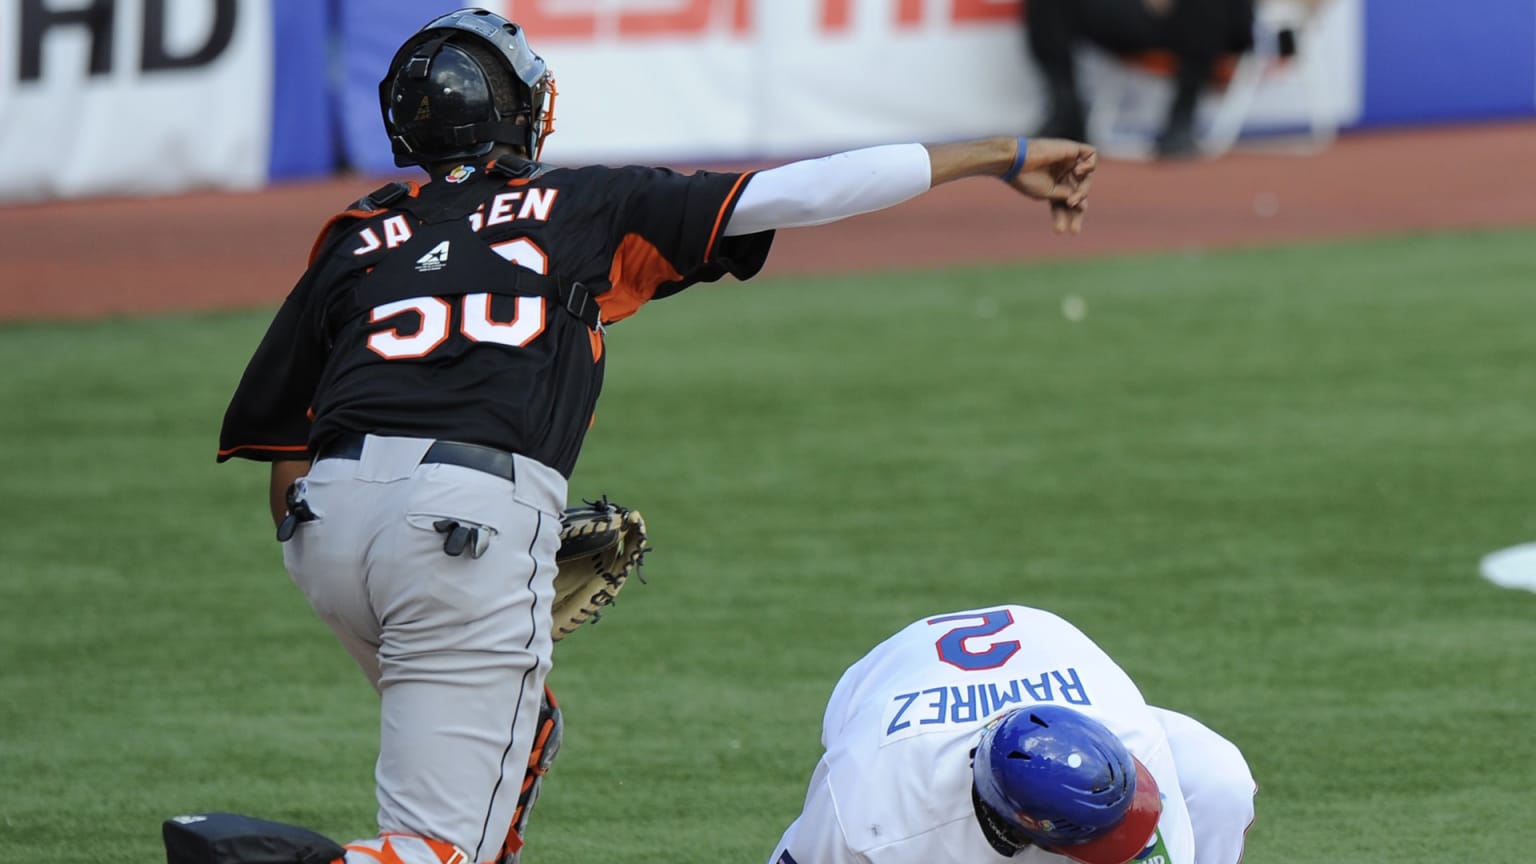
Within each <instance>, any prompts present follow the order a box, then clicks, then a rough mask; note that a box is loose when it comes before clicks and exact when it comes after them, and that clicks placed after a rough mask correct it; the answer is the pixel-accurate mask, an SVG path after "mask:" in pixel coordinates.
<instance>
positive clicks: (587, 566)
mask: <svg viewBox="0 0 1536 864" xmlns="http://www.w3.org/2000/svg"><path fill="white" fill-rule="evenodd" d="M561 521H562V523H563V524H562V526H561V529H560V551H559V552H558V553H556V555H555V563H556V564H558V565H559V566H560V572H559V573H558V574H556V576H555V602H554V607H553V610H552V611H553V616H554V622H555V634H554V636H555V641H556V642H559V641H560V640H561V639H564V638H565V637H566V636H569V635H570V634H571V632H572V631H574V630H575V629H576V628H577V627H580V626H581V625H583V624H585V623H587V622H588V621H593V620H596V619H597V618H598V617H599V615H600V612H601V610H602V607H604V606H607V605H609V604H611V603H613V601H614V598H615V597H617V596H618V594H619V590H620V589H622V588H623V587H624V583H625V582H627V581H628V580H629V577H630V576H637V577H639V579H640V581H641V582H644V581H645V577H644V576H642V575H640V565H641V564H642V563H643V562H644V560H645V553H647V552H649V551H651V550H650V547H649V546H647V545H646V539H647V535H646V532H645V519H644V518H642V517H641V516H640V512H639V511H638V510H631V509H630V508H628V507H622V506H620V505H618V504H614V503H613V502H611V501H609V500H608V498H607V496H604V497H602V498H599V499H598V500H596V501H584V502H583V503H582V506H580V507H570V508H567V509H566V511H565V515H564V517H563V518H562V520H561Z"/></svg>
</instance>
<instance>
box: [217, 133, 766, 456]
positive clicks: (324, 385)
mask: <svg viewBox="0 0 1536 864" xmlns="http://www.w3.org/2000/svg"><path fill="white" fill-rule="evenodd" d="M749 177H750V175H749V174H735V173H719V172H698V173H695V174H691V175H684V174H679V173H675V172H673V171H669V170H666V169H660V168H639V167H628V168H608V167H600V166H595V167H586V168H573V169H563V168H554V169H545V168H542V167H539V166H534V165H532V164H531V163H523V164H522V165H521V166H520V167H519V169H518V170H515V171H509V170H507V169H505V168H502V167H497V166H495V165H494V163H492V164H491V165H489V166H487V165H465V166H461V167H460V168H459V169H458V170H456V171H454V172H453V173H451V174H449V175H448V177H447V178H445V179H442V180H438V181H435V182H433V183H430V184H427V185H426V186H423V187H419V188H418V187H416V186H415V185H406V184H400V185H399V186H398V187H397V189H396V190H395V191H394V193H393V194H391V195H387V196H384V201H385V202H387V204H386V206H384V207H383V208H382V209H376V210H372V209H354V210H349V211H347V213H345V214H343V216H341V217H338V218H337V219H336V220H332V224H330V225H328V226H327V230H326V231H325V232H322V236H321V240H320V241H319V242H317V245H316V248H315V249H314V250H313V252H312V254H311V260H310V266H309V269H308V270H306V271H305V273H304V275H303V277H302V278H301V279H300V280H299V282H298V284H297V285H296V286H295V287H294V289H293V291H292V292H291V293H290V294H289V295H288V298H287V300H286V301H285V302H284V303H283V305H282V308H281V309H279V310H278V313H277V315H276V317H275V318H274V319H273V321H272V324H271V326H270V327H269V328H268V330H267V333H266V336H265V337H264V338H263V340H262V342H261V344H260V346H258V348H257V349H256V353H255V356H253V357H252V359H251V361H250V364H249V365H248V366H247V367H246V370H245V374H244V376H243V377H242V378H241V381H240V386H239V388H238V389H237V390H236V392H235V395H234V398H233V399H232V400H231V402H230V405H229V408H228V410H227V411H226V412H225V415H224V425H223V429H222V431H221V433H220V440H219V453H218V459H219V461H221V462H222V461H224V460H226V459H229V458H231V457H235V456H238V457H244V458H249V459H257V460H276V459H288V458H293V459H303V458H306V456H312V455H313V453H314V451H315V449H316V448H318V447H320V446H321V445H323V444H324V443H325V442H326V441H327V440H329V439H330V438H332V437H334V436H336V435H339V434H342V433H374V434H379V435H404V436H413V437H422V438H437V439H443V440H453V441H465V442H469V443H473V444H481V445H485V446H489V447H495V448H498V449H501V450H507V451H511V452H515V453H521V454H523V455H526V456H529V457H531V458H533V459H536V460H538V461H539V462H542V463H544V464H545V465H548V466H550V467H552V468H554V469H556V470H558V471H560V472H561V473H562V474H564V475H566V476H569V475H570V473H571V470H572V468H573V467H574V466H575V463H576V457H577V454H578V453H579V451H580V449H581V443H582V440H583V438H584V437H585V434H586V430H587V427H588V426H589V425H590V423H591V419H592V413H593V408H594V405H595V403H596V401H597V396H598V391H599V390H600V388H601V386H602V371H603V363H604V360H605V357H604V350H603V339H602V326H589V325H596V324H597V323H598V318H599V317H600V320H601V323H602V324H611V323H613V322H615V321H619V320H621V319H623V318H626V317H628V316H629V315H631V314H633V313H634V312H635V311H636V310H637V309H638V308H639V307H640V306H641V305H643V304H645V303H646V302H648V301H650V300H652V299H656V298H659V297H664V296H667V295H669V294H673V293H676V292H677V291H680V290H682V289H683V288H686V287H687V286H689V285H691V284H694V283H696V282H712V281H715V280H717V279H719V278H721V277H722V276H724V275H727V274H730V275H732V276H735V277H736V278H738V279H748V278H750V277H752V276H753V275H754V274H756V273H757V272H758V270H760V269H761V268H762V265H763V263H764V261H765V260H766V258H767V255H768V250H769V247H770V246H771V244H772V242H773V233H772V232H763V233H761V234H754V235H749V236H742V237H723V236H721V231H722V229H723V226H724V225H725V223H726V221H727V220H728V219H729V218H730V214H731V210H732V208H733V207H734V206H735V204H736V200H737V198H738V196H739V195H740V193H741V190H742V188H743V187H744V186H745V184H746V182H747V180H748V178H749ZM381 191H382V190H381ZM366 200H367V199H365V201H366ZM586 295H590V296H591V297H592V298H593V299H594V300H595V302H596V305H597V307H598V309H599V310H600V311H599V313H598V315H597V316H590V315H589V316H588V317H587V319H586V320H585V321H584V320H583V318H582V317H581V316H580V315H579V314H577V313H578V312H579V310H576V311H572V310H568V309H567V308H566V307H567V306H572V305H573V304H574V305H575V306H579V305H580V302H581V300H582V298H583V297H585V296H586Z"/></svg>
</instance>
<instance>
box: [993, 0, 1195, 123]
mask: <svg viewBox="0 0 1536 864" xmlns="http://www.w3.org/2000/svg"><path fill="white" fill-rule="evenodd" d="M1156 5H1157V3H1156V0H1029V2H1028V3H1026V4H1024V30H1025V38H1026V43H1027V44H1028V46H1029V53H1030V58H1031V59H1032V60H1033V61H1034V64H1035V67H1036V69H1038V70H1039V72H1040V77H1041V79H1042V80H1043V82H1044V84H1045V90H1046V98H1047V100H1048V109H1047V114H1046V121H1045V123H1044V124H1043V125H1042V126H1041V128H1040V129H1039V131H1038V133H1037V135H1038V136H1039V137H1047V138H1071V139H1073V140H1076V141H1083V140H1086V138H1087V113H1088V112H1087V107H1086V104H1085V102H1084V99H1083V95H1082V93H1081V92H1080V90H1079V89H1078V82H1077V69H1076V52H1077V46H1078V45H1079V44H1081V43H1082V42H1090V43H1093V44H1095V45H1098V46H1099V47H1100V48H1103V49H1104V50H1106V51H1108V52H1110V53H1112V54H1135V53H1139V52H1142V51H1150V50H1153V49H1156V48H1163V47H1166V44H1165V43H1166V41H1167V35H1166V29H1167V21H1166V20H1165V18H1164V16H1162V15H1160V14H1157V12H1156V11H1155V7H1156Z"/></svg>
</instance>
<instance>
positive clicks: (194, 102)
mask: <svg viewBox="0 0 1536 864" xmlns="http://www.w3.org/2000/svg"><path fill="white" fill-rule="evenodd" d="M270 4H271V0H92V2H89V3H86V2H81V0H26V2H8V3H0V59H3V61H4V62H3V63H0V117H4V118H5V121H4V122H3V123H0V200H18V199H39V198H58V197H77V196H84V195H102V194H112V195H119V194H139V193H163V192H175V191H180V190H185V189H191V188H200V187H210V186H211V187H219V188H251V187H256V186H260V185H261V184H263V183H264V182H265V181H266V176H267V161H268V148H269V147H270V137H271V136H270V131H269V130H270V120H271V104H272V96H271V74H270V69H271V65H272V60H271V55H272V34H271V27H272V25H271V21H272V13H271V8H270Z"/></svg>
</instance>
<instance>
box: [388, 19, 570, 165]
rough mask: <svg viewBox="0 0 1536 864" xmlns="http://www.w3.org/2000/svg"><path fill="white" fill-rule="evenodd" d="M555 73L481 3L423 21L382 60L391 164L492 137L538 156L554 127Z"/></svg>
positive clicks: (441, 157)
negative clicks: (385, 68)
mask: <svg viewBox="0 0 1536 864" xmlns="http://www.w3.org/2000/svg"><path fill="white" fill-rule="evenodd" d="M555 96H556V91H555V80H554V77H553V76H551V75H550V72H549V67H548V66H547V65H546V64H545V63H544V59H543V58H542V57H540V56H539V55H537V54H535V53H534V52H533V49H532V48H529V47H528V40H527V39H526V38H525V37H524V36H523V30H522V28H521V27H518V26H517V25H516V24H513V23H512V22H511V21H508V20H507V19H505V18H503V17H501V16H500V15H495V14H493V13H490V12H487V11H485V10H483V9H461V10H459V11H458V12H450V13H448V14H447V15H444V16H442V17H440V18H436V19H434V20H432V21H431V22H429V23H428V24H427V25H426V26H425V27H423V28H421V30H419V31H417V32H416V34H415V35H413V36H412V37H411V38H410V39H407V40H406V42H405V44H404V45H402V46H400V50H399V51H396V52H395V57H394V59H393V60H391V61H390V64H389V72H388V74H386V75H385V76H384V80H383V81H381V82H379V107H380V110H381V111H382V112H383V114H384V129H385V131H386V132H388V133H389V140H390V144H391V146H392V148H393V149H394V153H395V164H396V165H399V166H402V167H404V166H407V165H429V164H432V163H434V162H447V161H452V160H454V159H472V158H476V157H480V156H484V155H485V154H487V153H489V152H490V151H491V148H492V147H494V146H495V145H497V144H511V145H516V146H520V147H522V148H523V149H524V150H525V151H526V155H527V158H529V159H535V160H536V159H538V157H539V151H540V150H541V149H542V148H543V145H544V138H545V137H546V136H548V135H549V134H550V133H551V132H553V131H554V119H555V116H554V115H555Z"/></svg>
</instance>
